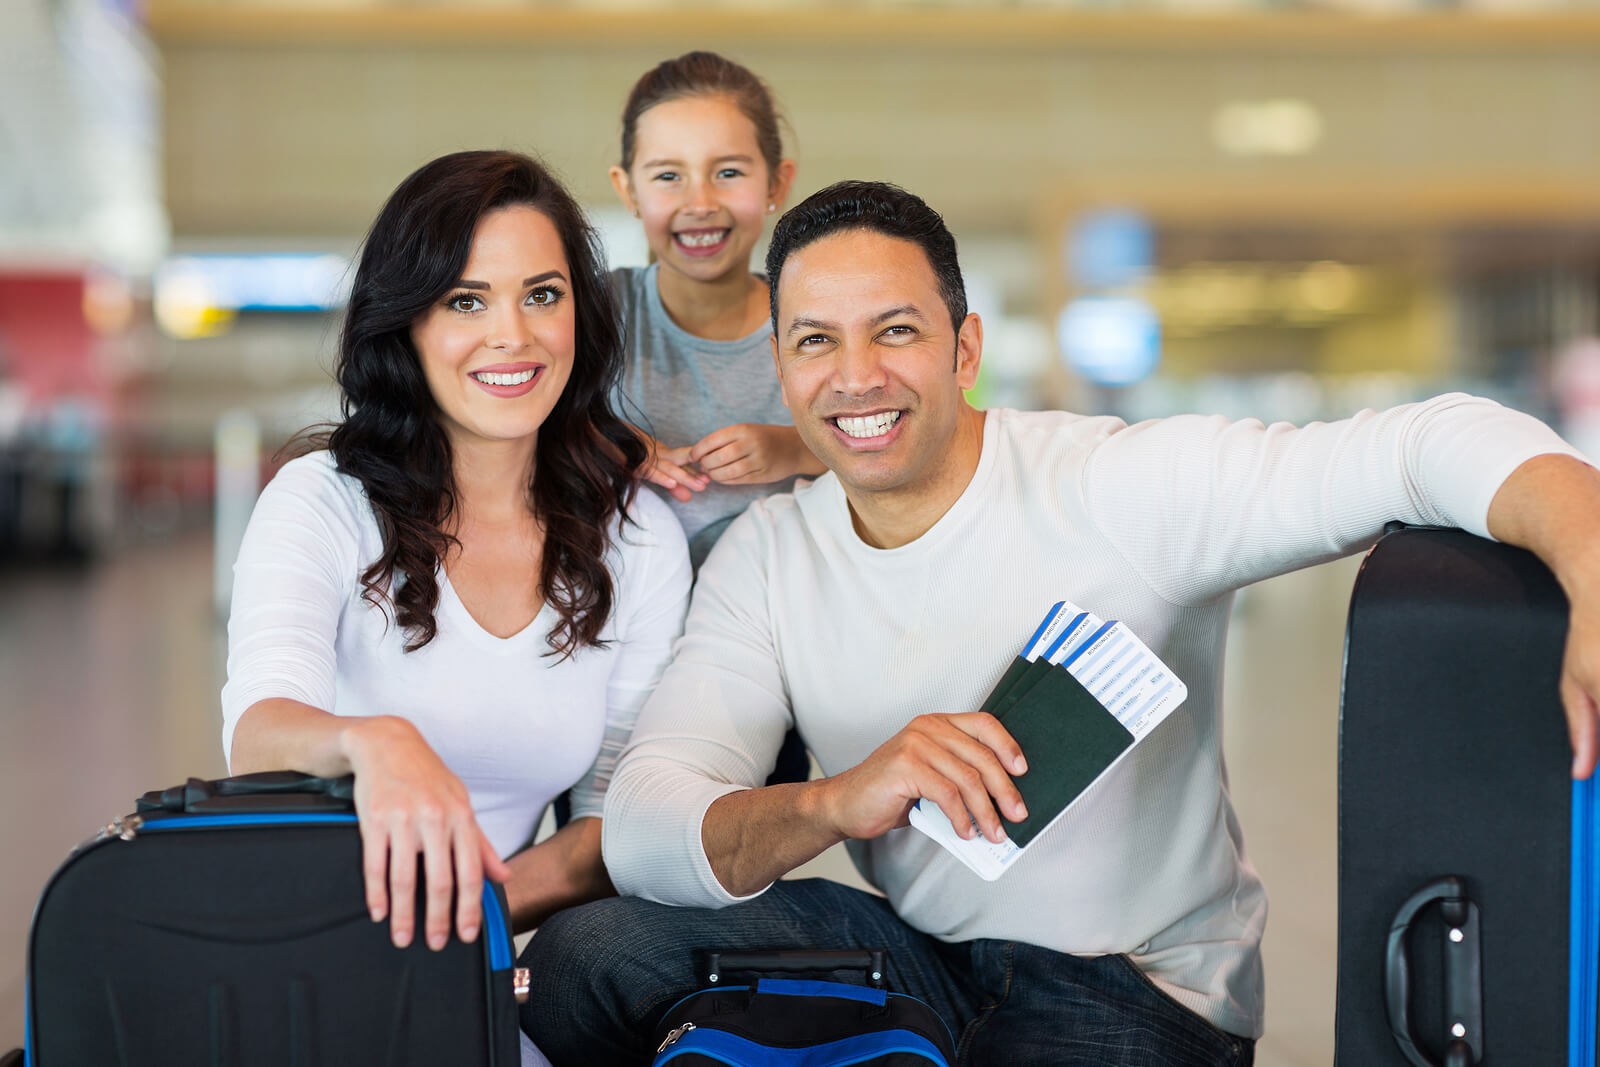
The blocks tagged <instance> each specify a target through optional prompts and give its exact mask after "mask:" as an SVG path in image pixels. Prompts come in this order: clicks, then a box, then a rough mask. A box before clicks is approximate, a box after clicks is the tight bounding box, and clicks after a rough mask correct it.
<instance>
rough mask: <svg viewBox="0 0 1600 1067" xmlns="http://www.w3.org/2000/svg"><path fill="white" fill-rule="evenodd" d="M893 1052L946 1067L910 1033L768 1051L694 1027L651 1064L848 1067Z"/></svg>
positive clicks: (722, 1032)
mask: <svg viewBox="0 0 1600 1067" xmlns="http://www.w3.org/2000/svg"><path fill="white" fill-rule="evenodd" d="M897 1052H903V1053H909V1054H911V1055H916V1056H923V1057H926V1058H927V1060H928V1062H929V1063H933V1064H938V1065H939V1067H949V1062H948V1061H947V1060H946V1059H945V1058H944V1053H942V1052H940V1051H939V1049H938V1048H937V1047H936V1046H935V1045H934V1044H933V1042H931V1041H929V1040H928V1039H927V1038H925V1037H923V1036H922V1035H921V1034H918V1033H913V1032H912V1031H910V1030H880V1031H878V1032H877V1033H873V1034H857V1035H855V1036H853V1037H847V1038H843V1039H841V1040H838V1041H830V1042H829V1043H827V1044H826V1045H812V1046H811V1047H809V1048H771V1047H769V1046H767V1045H758V1044H756V1043H755V1042H754V1041H749V1040H746V1039H745V1038H742V1037H738V1036H735V1035H734V1034H730V1033H728V1032H727V1031H725V1030H713V1029H710V1028H709V1027H698V1028H696V1029H694V1030H690V1031H688V1032H687V1033H685V1034H684V1035H683V1036H682V1037H680V1038H679V1039H678V1040H677V1041H676V1042H674V1043H673V1045H672V1047H671V1049H669V1050H668V1051H666V1052H664V1053H662V1054H661V1055H660V1056H658V1057H657V1058H656V1061H655V1062H656V1064H657V1065H658V1067H659V1065H660V1064H665V1063H668V1062H670V1061H671V1060H674V1059H676V1058H677V1057H679V1056H690V1055H693V1056H704V1057H705V1058H706V1059H709V1060H714V1061H716V1062H717V1063H725V1064H729V1065H730V1067H849V1065H850V1064H854V1063H865V1062H866V1061H868V1060H874V1059H877V1058H878V1057H880V1056H888V1055H892V1054H894V1053H897Z"/></svg>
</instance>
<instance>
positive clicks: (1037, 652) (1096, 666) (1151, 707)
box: [910, 601, 1189, 881]
mask: <svg viewBox="0 0 1600 1067" xmlns="http://www.w3.org/2000/svg"><path fill="white" fill-rule="evenodd" d="M1022 658H1023V659H1025V660H1028V661H1029V662H1037V661H1038V660H1040V659H1044V660H1046V661H1047V662H1050V663H1054V664H1057V665H1059V666H1061V667H1063V668H1064V669H1065V670H1066V671H1067V672H1068V673H1069V674H1071V675H1072V676H1073V677H1074V678H1075V679H1077V680H1078V682H1079V683H1080V684H1081V685H1082V686H1083V687H1084V689H1086V690H1087V691H1088V692H1089V694H1090V695H1091V696H1093V697H1094V698H1095V699H1096V700H1098V701H1099V702H1100V704H1101V705H1102V706H1103V707H1104V708H1105V709H1106V710H1107V711H1109V712H1110V713H1111V714H1112V715H1113V716H1114V717H1115V718H1116V720H1117V721H1118V722H1119V723H1121V724H1122V725H1123V727H1124V728H1126V729H1127V731H1128V732H1129V733H1130V734H1132V735H1133V741H1134V745H1137V744H1138V743H1139V742H1140V741H1142V740H1144V738H1145V737H1147V736H1149V734H1150V732H1151V731H1152V730H1154V729H1155V728H1156V727H1157V726H1159V725H1160V724H1161V722H1162V721H1163V720H1165V719H1166V717H1167V716H1168V715H1170V714H1171V713H1172V712H1173V711H1174V710H1176V709H1177V707H1178V706H1179V705H1181V704H1182V703H1183V702H1184V700H1185V699H1187V698H1188V695H1189V690H1188V687H1187V686H1185V685H1184V684H1183V681H1182V680H1181V679H1180V678H1178V676H1177V675H1175V674H1173V673H1172V670H1171V669H1170V668H1169V667H1168V666H1167V665H1166V664H1165V663H1163V662H1162V661H1161V659H1160V657H1158V656H1157V655H1156V654H1155V653H1154V652H1152V651H1151V650H1150V648H1149V647H1148V646H1147V645H1145V643H1144V642H1143V641H1141V640H1140V639H1139V638H1138V637H1137V636H1136V635H1135V634H1134V633H1133V631H1131V630H1130V629H1128V627H1127V626H1125V625H1123V624H1122V623H1121V622H1119V621H1117V620H1111V621H1107V620H1105V619H1102V618H1101V617H1100V616H1098V615H1096V614H1094V613H1093V612H1091V611H1086V610H1084V609H1082V608H1080V607H1078V606H1077V605H1076V604H1073V603H1071V602H1069V601H1061V602H1059V603H1057V604H1055V605H1053V606H1052V607H1051V609H1050V611H1049V612H1048V613H1047V614H1046V615H1045V618H1044V621H1043V622H1041V623H1040V624H1039V628H1038V629H1037V630H1035V631H1034V633H1033V636H1032V637H1031V638H1030V639H1029V640H1028V643H1027V644H1026V645H1025V646H1023V649H1022ZM1131 751H1133V749H1132V747H1130V748H1128V749H1127V750H1125V751H1124V752H1123V754H1122V756H1121V757H1118V759H1116V760H1114V761H1113V762H1112V763H1111V764H1110V765H1108V766H1107V767H1106V771H1109V770H1110V769H1111V767H1114V766H1116V764H1117V763H1120V762H1121V760H1122V759H1123V758H1126V756H1127V753H1128V752H1131ZM1101 773H1102V774H1104V773H1105V772H1104V771H1102V772H1101ZM1071 807H1072V805H1071V804H1068V805H1067V807H1066V808H1063V809H1062V812H1061V814H1065V812H1066V811H1068V810H1070V808H1071ZM1061 814H1058V815H1057V816H1056V819H1059V818H1060V817H1061ZM910 821H911V825H913V826H915V827H916V828H917V829H918V830H921V831H922V832H923V833H925V834H927V835H928V836H929V837H931V838H933V839H934V840H935V841H937V842H938V843H939V844H940V845H942V846H944V848H946V849H947V850H949V851H950V852H951V853H953V854H954V855H955V856H956V858H957V859H959V860H961V862H962V863H964V864H966V865H967V866H968V867H969V868H971V869H972V870H973V872H974V873H976V874H977V875H978V876H979V877H981V878H984V879H986V880H989V881H993V880H994V879H996V878H998V877H1000V875H1001V874H1003V873H1005V871H1006V869H1007V868H1009V867H1010V866H1011V864H1013V863H1015V862H1016V861H1017V859H1018V858H1019V857H1020V856H1021V855H1022V852H1023V849H1022V848H1020V847H1018V846H1017V845H1016V843H1015V842H1013V841H1012V840H1011V839H1010V838H1007V839H1006V840H1004V841H1001V842H999V843H996V842H993V841H990V840H988V839H987V838H985V837H983V835H982V834H981V833H979V832H977V824H976V823H974V824H973V836H972V837H971V838H962V837H961V836H960V835H959V834H957V833H956V831H955V827H954V826H953V825H952V824H951V822H950V820H949V819H948V818H946V817H945V814H944V812H943V811H942V810H940V808H939V807H938V805H936V804H933V803H931V802H929V801H925V800H919V801H918V802H917V803H916V804H915V805H913V806H912V808H911V812H910ZM1054 821H1055V820H1052V823H1053V822H1054ZM1046 830H1048V827H1046Z"/></svg>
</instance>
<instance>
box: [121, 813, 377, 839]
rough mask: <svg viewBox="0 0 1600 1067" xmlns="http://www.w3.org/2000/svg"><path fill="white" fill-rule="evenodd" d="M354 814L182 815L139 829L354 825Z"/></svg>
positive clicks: (152, 821) (154, 822) (153, 820)
mask: <svg viewBox="0 0 1600 1067" xmlns="http://www.w3.org/2000/svg"><path fill="white" fill-rule="evenodd" d="M355 821H356V817H355V816H354V815H346V814H344V813H342V812H340V813H334V812H304V813H300V814H292V813H289V812H272V813H264V814H260V815H249V814H238V815H184V816H181V817H174V818H170V819H150V820H148V821H147V822H146V823H145V824H144V825H143V826H141V827H140V828H139V830H138V833H141V834H147V833H151V832H153V831H156V830H215V829H218V828H219V827H225V826H311V825H319V824H327V823H353V822H355Z"/></svg>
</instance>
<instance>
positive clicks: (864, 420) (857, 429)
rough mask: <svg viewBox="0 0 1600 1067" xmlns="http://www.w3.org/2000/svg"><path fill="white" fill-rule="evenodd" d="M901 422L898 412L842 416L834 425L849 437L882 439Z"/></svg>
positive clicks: (835, 420)
mask: <svg viewBox="0 0 1600 1067" xmlns="http://www.w3.org/2000/svg"><path fill="white" fill-rule="evenodd" d="M899 421H900V413H899V412H898V411H884V412H880V413H879V414H877V415H841V416H839V417H838V418H836V419H834V420H833V422H834V425H835V426H837V427H839V429H841V430H843V431H844V432H845V435H846V436H848V437H863V438H865V437H881V436H882V435H884V434H886V433H888V432H889V427H891V426H893V425H894V424H895V423H897V422H899Z"/></svg>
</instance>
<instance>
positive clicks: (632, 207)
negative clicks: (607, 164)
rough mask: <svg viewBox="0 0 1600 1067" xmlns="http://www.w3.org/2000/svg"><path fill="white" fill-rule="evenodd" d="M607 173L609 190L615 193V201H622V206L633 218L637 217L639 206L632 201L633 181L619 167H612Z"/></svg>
mask: <svg viewBox="0 0 1600 1067" xmlns="http://www.w3.org/2000/svg"><path fill="white" fill-rule="evenodd" d="M607 173H608V174H609V175H610V177H611V188H613V189H615V190H616V191H617V199H618V200H621V201H622V206H623V207H625V208H627V209H628V210H629V211H631V212H633V217H634V218H638V217H639V205H638V203H637V202H635V200H634V199H633V179H631V178H629V177H628V172H627V171H625V170H623V169H622V168H621V167H617V166H613V167H612V168H611V169H610V170H609V171H607Z"/></svg>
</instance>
